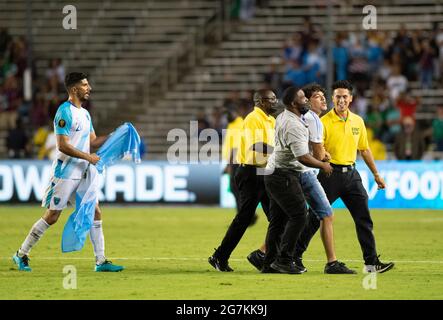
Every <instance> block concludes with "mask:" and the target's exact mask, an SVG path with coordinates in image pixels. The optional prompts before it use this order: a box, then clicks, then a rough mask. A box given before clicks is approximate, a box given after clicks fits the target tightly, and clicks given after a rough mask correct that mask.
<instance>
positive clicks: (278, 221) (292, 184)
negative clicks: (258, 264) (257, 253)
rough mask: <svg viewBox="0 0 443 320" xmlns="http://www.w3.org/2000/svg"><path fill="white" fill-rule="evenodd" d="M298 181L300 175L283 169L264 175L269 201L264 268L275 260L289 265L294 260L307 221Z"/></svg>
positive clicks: (303, 198) (303, 199) (304, 202)
mask: <svg viewBox="0 0 443 320" xmlns="http://www.w3.org/2000/svg"><path fill="white" fill-rule="evenodd" d="M299 178H300V177H299V173H297V172H293V171H287V170H281V169H275V170H274V172H273V173H272V174H271V175H267V176H265V186H266V190H267V191H268V194H269V198H270V206H269V209H270V221H269V226H268V232H267V234H266V255H265V261H264V265H265V266H269V265H270V264H271V263H272V262H273V261H274V260H278V261H279V262H282V263H287V262H289V261H291V260H293V258H294V251H295V246H296V243H297V239H298V237H299V235H300V233H301V231H302V230H303V227H304V225H305V220H306V200H305V197H304V195H303V191H302V188H301V186H300V181H299Z"/></svg>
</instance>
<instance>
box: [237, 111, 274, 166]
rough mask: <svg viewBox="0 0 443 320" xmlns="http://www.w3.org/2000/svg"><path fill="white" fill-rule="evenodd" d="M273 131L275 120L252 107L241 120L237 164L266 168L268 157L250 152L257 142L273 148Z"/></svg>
mask: <svg viewBox="0 0 443 320" xmlns="http://www.w3.org/2000/svg"><path fill="white" fill-rule="evenodd" d="M274 130H275V118H274V117H273V116H268V115H267V114H266V113H265V112H264V111H263V110H262V109H260V108H258V107H254V110H253V111H252V112H251V113H249V114H248V115H247V116H246V118H245V119H244V120H243V134H242V136H241V147H240V150H239V152H238V154H237V162H238V163H240V164H249V165H254V166H258V167H264V166H266V163H267V162H268V157H269V156H268V155H266V154H263V153H261V152H257V151H252V146H253V145H254V144H255V143H257V142H264V143H266V144H267V145H269V146H272V147H273V146H274Z"/></svg>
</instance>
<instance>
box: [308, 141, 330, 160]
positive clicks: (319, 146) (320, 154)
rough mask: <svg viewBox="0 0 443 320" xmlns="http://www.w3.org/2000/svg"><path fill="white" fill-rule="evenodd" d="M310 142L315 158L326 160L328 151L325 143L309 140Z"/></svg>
mask: <svg viewBox="0 0 443 320" xmlns="http://www.w3.org/2000/svg"><path fill="white" fill-rule="evenodd" d="M309 144H310V145H311V147H312V155H313V156H314V158H315V159H317V160H319V161H324V159H325V157H326V151H325V148H324V147H323V143H315V142H312V141H309Z"/></svg>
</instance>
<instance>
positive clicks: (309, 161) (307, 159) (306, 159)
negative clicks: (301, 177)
mask: <svg viewBox="0 0 443 320" xmlns="http://www.w3.org/2000/svg"><path fill="white" fill-rule="evenodd" d="M297 160H298V161H300V162H301V163H303V164H304V165H305V166H308V167H311V168H318V169H321V170H323V171H324V172H325V173H326V175H327V176H329V175H331V173H332V167H331V165H330V164H329V162H322V161H319V160H317V159H315V158H314V157H313V156H311V155H310V154H309V153H307V154H305V155H302V156H300V157H298V159H297Z"/></svg>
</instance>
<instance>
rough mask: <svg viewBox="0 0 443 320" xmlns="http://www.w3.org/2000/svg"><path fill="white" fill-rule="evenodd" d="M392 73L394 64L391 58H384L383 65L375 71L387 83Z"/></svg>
mask: <svg viewBox="0 0 443 320" xmlns="http://www.w3.org/2000/svg"><path fill="white" fill-rule="evenodd" d="M391 74H392V66H391V62H390V61H389V59H387V58H385V59H383V63H382V65H381V66H380V67H379V68H378V70H377V72H376V73H375V75H376V77H377V78H379V79H380V80H382V81H384V82H385V83H386V82H387V81H388V79H389V77H390V76H391Z"/></svg>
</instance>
